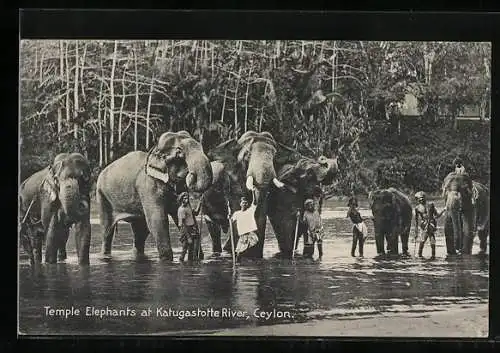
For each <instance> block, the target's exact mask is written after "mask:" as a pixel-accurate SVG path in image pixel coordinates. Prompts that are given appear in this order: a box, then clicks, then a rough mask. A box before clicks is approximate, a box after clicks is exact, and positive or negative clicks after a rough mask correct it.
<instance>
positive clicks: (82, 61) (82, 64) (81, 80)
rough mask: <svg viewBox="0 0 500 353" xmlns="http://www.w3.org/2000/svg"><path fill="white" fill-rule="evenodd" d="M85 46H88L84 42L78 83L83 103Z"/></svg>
mask: <svg viewBox="0 0 500 353" xmlns="http://www.w3.org/2000/svg"><path fill="white" fill-rule="evenodd" d="M87 45H88V42H85V44H84V46H83V55H82V60H81V66H82V69H81V71H80V83H81V86H82V87H81V92H82V97H83V100H84V101H85V98H86V97H85V85H84V79H83V69H84V68H85V58H86V56H87Z"/></svg>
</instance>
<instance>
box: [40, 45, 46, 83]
mask: <svg viewBox="0 0 500 353" xmlns="http://www.w3.org/2000/svg"><path fill="white" fill-rule="evenodd" d="M40 51H41V52H42V55H41V56H40V83H42V82H43V59H44V54H45V51H44V50H43V48H42V49H41V50H40Z"/></svg>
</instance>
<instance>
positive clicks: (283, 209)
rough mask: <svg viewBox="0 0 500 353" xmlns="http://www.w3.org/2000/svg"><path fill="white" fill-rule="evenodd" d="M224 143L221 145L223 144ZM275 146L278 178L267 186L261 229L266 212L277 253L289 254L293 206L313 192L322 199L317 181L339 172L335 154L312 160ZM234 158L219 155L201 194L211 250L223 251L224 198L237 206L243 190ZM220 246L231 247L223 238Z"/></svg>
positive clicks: (258, 254) (297, 206)
mask: <svg viewBox="0 0 500 353" xmlns="http://www.w3.org/2000/svg"><path fill="white" fill-rule="evenodd" d="M226 143H229V144H231V143H230V142H226ZM226 143H223V144H222V145H223V146H225V144H226ZM233 144H234V142H233ZM276 147H277V152H276V154H275V156H274V161H273V164H274V166H275V170H277V171H278V172H277V173H278V177H277V179H278V182H274V181H273V183H272V184H273V185H272V187H270V188H269V193H268V197H267V200H266V203H267V205H266V209H267V212H266V214H265V215H263V221H264V230H265V220H266V216H268V217H269V220H270V223H271V226H272V227H273V230H274V231H275V234H276V238H277V239H278V246H279V248H280V255H283V256H291V254H292V248H293V246H292V243H293V238H294V235H295V231H294V230H295V222H296V211H295V210H296V209H302V205H303V203H304V201H305V199H306V198H308V197H313V196H315V197H317V198H319V200H320V203H321V201H322V194H321V188H319V190H320V192H319V193H318V186H319V183H324V184H330V183H331V182H332V181H333V178H334V176H335V175H336V173H337V172H338V164H337V159H336V158H333V159H332V158H330V159H329V158H326V157H324V156H322V157H320V158H318V159H317V160H315V159H312V158H307V157H305V156H303V155H301V154H300V153H298V152H297V151H296V150H294V149H292V148H290V147H288V146H286V145H283V144H280V143H277V144H276ZM209 155H210V153H209ZM234 160H235V158H233V163H229V162H227V161H228V159H225V160H223V162H224V163H223V162H222V161H221V159H219V160H218V161H214V162H212V167H213V171H214V184H213V186H212V187H211V188H210V189H209V190H207V191H206V192H205V194H204V195H203V200H202V205H203V207H202V209H203V212H204V214H205V220H206V224H207V227H208V230H209V233H210V235H211V238H212V251H213V253H214V254H219V253H220V252H221V251H222V247H221V231H222V232H224V233H227V232H228V229H229V222H228V220H227V215H228V210H227V202H229V203H230V208H231V209H235V207H238V204H239V198H240V196H242V195H244V194H245V192H246V191H245V187H244V186H243V185H242V182H241V179H242V177H244V176H243V175H242V174H241V173H242V168H241V167H240V166H238V165H237V163H234ZM266 165H269V164H266ZM280 183H283V184H284V185H283V186H282V185H281V184H280ZM262 239H263V238H262ZM259 245H260V246H261V247H260V248H257V251H256V252H255V253H253V254H252V255H253V256H254V257H257V258H261V257H262V255H263V240H262V242H260V244H259ZM223 249H224V250H225V251H227V252H230V251H231V243H230V241H229V240H228V241H226V243H225V245H224V248H223ZM247 256H248V255H247Z"/></svg>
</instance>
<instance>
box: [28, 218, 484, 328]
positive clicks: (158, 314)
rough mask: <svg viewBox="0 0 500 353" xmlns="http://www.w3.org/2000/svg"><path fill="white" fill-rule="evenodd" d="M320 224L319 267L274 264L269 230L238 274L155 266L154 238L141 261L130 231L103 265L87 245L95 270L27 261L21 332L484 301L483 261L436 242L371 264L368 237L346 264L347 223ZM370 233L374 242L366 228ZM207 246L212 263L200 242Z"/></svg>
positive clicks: (227, 267)
mask: <svg viewBox="0 0 500 353" xmlns="http://www.w3.org/2000/svg"><path fill="white" fill-rule="evenodd" d="M325 224H326V227H327V229H329V230H331V231H330V233H329V235H328V236H327V237H326V238H325V240H324V250H325V254H324V257H323V260H322V262H318V261H305V260H303V259H300V258H299V259H297V260H296V261H289V260H278V259H274V258H272V255H273V254H274V253H275V252H277V248H276V241H275V239H274V237H273V235H272V233H271V231H269V233H268V237H267V240H266V246H265V254H264V257H265V259H264V260H259V261H244V262H243V263H241V264H239V265H238V266H237V268H236V270H235V271H233V269H232V263H231V259H230V258H228V257H223V258H221V259H219V260H209V261H204V262H203V263H201V264H189V263H185V264H179V263H178V262H175V263H173V264H165V263H161V262H159V261H158V260H157V258H156V250H155V249H154V242H153V241H152V239H148V250H147V255H148V259H147V260H144V261H140V262H138V261H136V260H135V259H134V258H133V255H132V253H131V251H130V249H131V244H132V241H131V240H132V236H131V233H130V230H129V228H127V226H126V225H125V226H121V229H120V236H119V237H117V238H115V243H116V244H115V246H114V247H113V257H112V259H111V260H109V261H103V260H101V259H100V258H99V256H98V255H97V251H98V250H96V249H99V246H100V244H99V241H98V240H95V243H94V241H93V244H92V248H93V249H94V250H93V254H92V256H91V266H89V267H87V268H80V267H79V266H78V265H77V264H76V256H75V254H74V253H69V258H68V260H67V261H66V263H59V264H57V265H43V266H42V268H41V269H40V270H39V271H38V272H33V271H31V269H30V267H29V265H28V263H27V262H26V261H25V260H23V261H22V262H21V265H20V299H19V300H20V303H19V304H20V323H19V324H20V331H21V332H22V333H29V334H73V335H74V334H76V333H82V334H148V333H168V332H179V331H181V332H183V333H187V332H196V331H199V330H214V329H222V328H231V327H240V326H257V325H272V324H278V323H287V322H304V321H308V320H312V319H324V318H331V317H334V318H338V319H353V318H362V317H371V316H378V315H396V314H405V315H422V313H427V312H431V311H436V310H450V309H456V308H465V307H471V306H474V305H477V304H483V303H487V302H488V273H489V266H488V257H487V256H475V255H474V256H470V257H467V258H465V257H464V258H461V259H446V258H445V253H446V251H445V248H444V239H442V236H441V237H438V239H437V241H438V246H437V259H436V260H433V261H431V260H428V259H425V258H424V259H417V258H414V257H411V258H407V259H404V258H399V259H389V258H381V259H375V258H374V257H375V255H376V251H375V245H374V240H373V239H372V238H369V239H368V240H367V242H366V244H365V258H359V257H355V258H352V257H351V256H350V246H351V236H350V234H349V231H350V227H351V225H350V224H349V223H348V222H347V221H346V220H342V219H331V220H326V222H325ZM268 228H270V227H268ZM333 230H334V231H333ZM369 231H370V234H373V228H372V225H371V224H369ZM97 234H99V233H97ZM171 234H173V236H172V239H173V245H174V256H175V258H178V255H179V252H180V246H179V244H178V243H177V242H176V239H175V238H176V234H177V233H176V231H175V230H174V229H171ZM96 238H97V239H98V237H94V239H96ZM68 244H71V243H68ZM412 246H413V244H412ZM427 246H428V245H427ZM203 247H204V249H206V252H207V253H208V254H207V255H209V249H210V245H209V240H208V239H207V237H206V236H205V237H204V242H203ZM476 249H477V245H476ZM68 250H71V247H70V246H68ZM428 252H429V249H428V248H427V247H426V248H425V250H424V256H426V257H428V256H429V255H430V254H428ZM47 307H50V308H52V309H66V310H69V311H68V313H69V314H68V315H67V317H66V316H64V315H63V316H51V315H49V314H48V311H47V309H46V308H47ZM72 308H73V310H72V311H71V309H72ZM76 309H79V310H80V313H79V315H76V314H75V312H76ZM106 310H107V311H106ZM113 310H115V311H113ZM215 312H218V313H219V316H218V317H217V316H215ZM101 313H104V314H105V315H102V316H101ZM192 313H195V314H196V315H195V316H194V315H193V314H192ZM243 313H246V314H243ZM238 315H241V317H240V316H238Z"/></svg>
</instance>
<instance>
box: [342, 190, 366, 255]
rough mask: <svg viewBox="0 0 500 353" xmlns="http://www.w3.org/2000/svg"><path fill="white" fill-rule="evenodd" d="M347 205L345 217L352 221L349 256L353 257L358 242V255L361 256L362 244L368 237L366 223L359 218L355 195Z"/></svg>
mask: <svg viewBox="0 0 500 353" xmlns="http://www.w3.org/2000/svg"><path fill="white" fill-rule="evenodd" d="M347 206H348V207H349V210H348V211H347V217H348V218H350V219H351V222H352V223H353V226H352V248H351V256H352V257H354V255H355V254H354V253H355V251H356V246H357V244H358V243H359V248H358V249H359V250H358V251H359V257H363V245H364V243H365V240H366V238H367V237H368V228H367V227H366V224H365V222H364V220H363V218H361V214H360V213H359V211H358V200H357V199H356V197H354V196H352V197H351V198H350V199H349V201H348V203H347Z"/></svg>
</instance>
